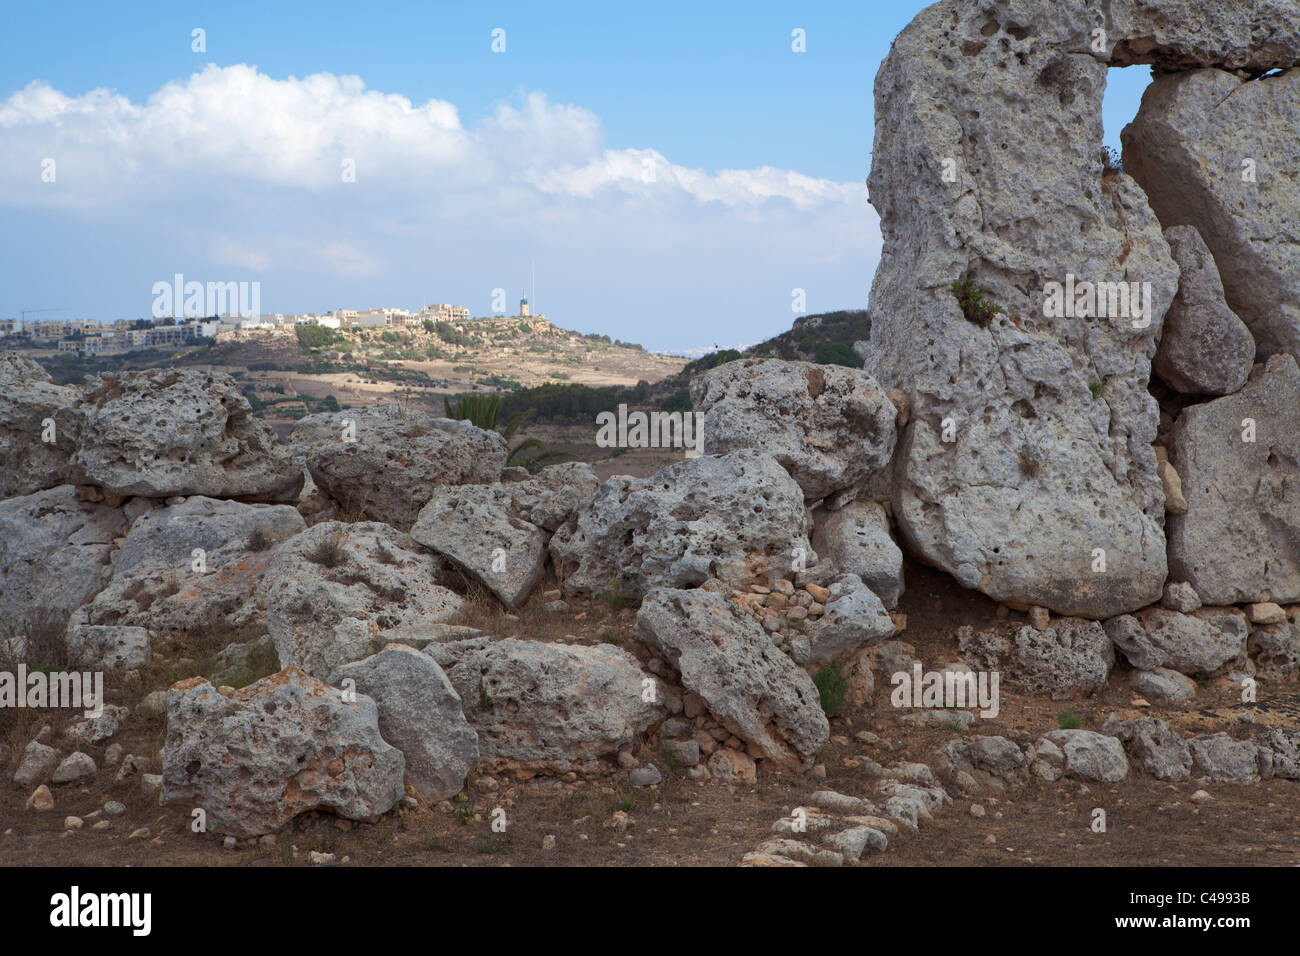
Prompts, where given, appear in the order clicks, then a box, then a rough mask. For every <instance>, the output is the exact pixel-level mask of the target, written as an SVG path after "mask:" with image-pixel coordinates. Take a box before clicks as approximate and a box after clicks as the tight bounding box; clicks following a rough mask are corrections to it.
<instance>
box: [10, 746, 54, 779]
mask: <svg viewBox="0 0 1300 956" xmlns="http://www.w3.org/2000/svg"><path fill="white" fill-rule="evenodd" d="M58 765H59V752H58V751H57V750H55V749H54V748H53V747H47V746H46V745H45V744H43V743H41V742H40V741H39V740H33V741H31V742H30V743H29V744H28V745H27V746H26V747H25V748H24V749H23V758H22V760H21V761H20V762H19V764H18V769H17V770H16V771H14V783H16V784H18V785H19V786H20V787H30V786H31V785H32V784H34V783H41V782H42V781H44V780H48V779H49V777H50V774H52V773H53V772H54V768H55V767H57V766H58Z"/></svg>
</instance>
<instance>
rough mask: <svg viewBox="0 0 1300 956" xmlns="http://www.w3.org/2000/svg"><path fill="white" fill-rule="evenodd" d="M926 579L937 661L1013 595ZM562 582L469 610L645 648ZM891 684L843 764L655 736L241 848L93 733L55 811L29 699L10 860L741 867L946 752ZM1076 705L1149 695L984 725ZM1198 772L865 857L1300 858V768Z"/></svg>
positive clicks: (1173, 715) (1128, 707) (1225, 720)
mask: <svg viewBox="0 0 1300 956" xmlns="http://www.w3.org/2000/svg"><path fill="white" fill-rule="evenodd" d="M907 581H908V590H907V593H906V595H905V596H904V598H903V601H902V605H901V609H902V610H903V611H905V612H906V613H907V615H908V626H907V630H906V631H905V632H904V633H903V634H902V635H899V637H898V639H900V640H905V641H907V642H909V643H911V644H913V645H914V647H915V648H916V651H917V656H918V657H920V658H921V660H922V661H923V662H924V663H925V665H926V666H927V668H929V667H936V668H937V667H939V666H941V665H942V664H943V663H945V662H947V661H951V660H955V659H956V658H957V656H958V653H957V645H956V640H955V637H954V635H955V633H956V629H957V628H958V627H959V626H960V625H962V624H966V623H969V624H975V625H988V624H991V623H993V622H994V621H997V620H999V619H998V617H997V607H996V605H994V604H993V602H991V601H989V600H988V599H987V598H984V597H983V596H982V595H979V594H976V593H973V592H967V591H963V590H961V589H960V588H956V587H955V586H953V585H952V584H951V582H950V581H949V580H948V579H947V578H946V577H944V576H943V575H940V574H938V573H936V572H933V571H930V570H929V569H926V568H922V567H919V566H915V565H909V566H908V568H907ZM554 587H555V582H554V580H553V579H552V580H548V581H546V582H543V584H542V585H540V586H539V588H538V589H537V591H536V592H535V593H534V596H533V598H532V599H531V600H530V602H529V603H528V604H527V605H526V606H525V607H524V608H522V609H520V611H519V612H517V613H516V614H515V615H507V614H505V613H503V612H502V611H501V610H500V609H499V608H498V607H497V606H495V605H494V604H493V603H492V602H491V601H490V600H488V599H486V598H484V597H482V595H477V596H474V597H473V599H471V600H470V601H469V602H468V603H467V607H466V609H465V611H464V612H463V614H462V620H463V622H464V623H468V624H473V625H474V626H477V627H481V628H484V629H485V630H487V631H488V632H489V633H491V634H494V635H496V636H499V637H508V636H517V637H527V638H532V639H540V640H569V641H580V642H583V643H595V642H598V641H610V642H615V643H619V644H620V645H621V646H623V647H625V648H627V649H628V650H630V651H632V652H633V653H640V651H639V648H638V647H637V645H636V643H635V612H634V611H633V610H631V609H627V608H624V609H621V610H615V609H612V608H610V607H608V606H607V605H606V604H605V603H604V602H601V601H594V602H589V603H588V602H573V605H574V606H573V609H572V610H571V611H570V612H568V613H565V614H562V615H548V614H547V613H546V612H544V611H543V610H542V607H541V605H542V603H544V600H545V599H546V598H545V592H546V591H548V590H550V589H552V588H554ZM1012 619H1018V616H1017V615H1014V614H1013V615H1012ZM141 690H142V689H141V688H131V687H125V686H122V685H121V684H110V685H109V688H108V696H109V701H110V702H116V703H128V704H134V703H135V702H136V700H137V699H138V697H139V696H140V693H141ZM890 690H891V688H890V687H889V685H888V684H887V683H886V682H884V681H881V680H880V679H879V678H878V684H877V689H876V694H875V697H874V699H873V700H872V701H871V702H870V703H869V704H868V705H866V706H865V707H863V708H862V709H860V710H859V711H857V712H855V713H851V714H848V715H845V716H843V717H838V718H836V719H834V720H833V721H832V741H831V743H830V744H829V745H828V747H827V748H826V750H825V751H824V753H823V755H822V760H823V763H824V768H825V778H824V779H823V778H820V777H818V776H816V775H815V774H807V775H804V776H802V777H798V776H793V775H789V774H780V773H769V772H761V773H760V776H759V781H758V784H757V785H756V786H742V787H735V788H729V787H727V786H724V785H722V784H720V783H718V782H716V781H709V782H704V783H695V782H691V781H688V780H687V779H685V777H684V773H683V772H682V771H681V770H680V769H674V768H673V767H670V766H668V765H667V764H666V763H665V761H664V760H663V759H662V758H660V757H659V755H658V754H656V753H651V752H643V753H641V754H639V755H638V756H639V757H641V758H642V759H643V760H645V761H654V762H655V763H656V764H657V765H658V766H659V767H660V769H661V770H663V771H664V778H665V779H664V783H663V784H662V786H660V787H658V788H656V789H654V790H644V789H639V788H636V787H633V786H631V785H630V784H629V782H628V780H627V773H626V771H621V770H617V769H614V768H613V767H611V770H610V772H609V773H608V774H607V775H606V776H604V777H602V778H599V779H594V780H578V779H573V778H571V777H570V778H565V779H555V778H533V779H532V780H530V781H515V780H509V779H504V778H503V779H501V780H500V781H499V782H498V789H497V790H495V791H494V792H483V790H482V787H484V786H490V784H487V783H486V782H481V780H480V778H478V777H471V779H470V781H469V783H468V785H467V788H466V794H467V795H468V799H467V800H465V801H463V802H459V803H455V804H452V805H444V806H442V807H439V806H422V807H419V808H413V809H404V810H401V811H398V812H394V813H390V814H388V815H387V816H385V817H384V818H383V819H382V820H381V821H380V822H379V823H377V824H373V825H371V824H352V823H348V822H346V821H339V820H337V819H335V818H334V817H332V816H329V815H327V814H308V815H305V816H303V817H300V818H298V819H297V820H295V821H294V822H293V824H292V825H291V826H290V827H289V828H288V829H286V830H285V831H284V832H283V833H281V834H279V835H278V836H277V837H276V838H274V839H273V840H268V841H266V842H265V844H262V843H256V842H253V841H244V842H241V843H240V845H239V846H238V847H237V848H235V849H233V850H227V849H224V848H223V847H222V845H221V842H220V840H219V838H217V837H214V836H212V835H199V834H193V833H191V832H189V817H188V814H187V812H186V811H185V810H184V809H183V808H173V807H163V808H160V807H158V806H156V805H151V803H150V802H149V801H148V800H147V799H146V798H145V797H144V796H143V794H142V793H141V790H140V786H139V778H138V777H136V778H132V779H130V780H128V781H126V782H123V783H116V782H113V777H114V773H115V768H113V767H104V766H103V760H102V756H103V746H102V745H101V746H99V747H97V748H92V751H91V752H92V754H93V755H94V756H95V757H96V759H97V760H99V761H100V763H101V770H100V772H99V774H98V775H97V777H96V778H95V780H94V782H93V784H92V785H91V786H88V787H83V786H78V785H71V786H55V787H53V788H52V789H53V791H54V795H55V800H56V806H55V809H54V810H53V811H52V812H47V813H37V812H35V811H25V810H24V809H23V805H24V801H25V800H26V798H27V796H28V790H27V789H25V788H19V787H18V786H17V785H15V784H13V783H11V782H10V781H11V779H12V775H13V772H14V770H15V768H16V766H17V762H18V756H19V752H20V751H21V748H22V747H23V746H24V745H25V743H26V741H27V740H30V739H31V737H32V736H34V734H35V732H36V731H37V730H38V729H39V728H40V726H41V725H42V724H43V723H50V724H52V725H53V726H54V729H55V732H56V737H57V736H59V735H60V734H61V730H62V728H63V727H64V726H66V724H68V723H70V722H72V720H73V719H75V715H71V714H66V713H63V712H60V713H54V712H49V711H43V712H39V713H32V712H29V711H12V710H11V711H9V714H11V715H16V716H15V717H11V718H10V720H9V726H7V727H3V728H0V743H2V744H3V746H4V747H5V749H6V750H7V753H6V754H4V755H3V757H2V758H0V769H3V771H4V777H3V781H4V782H3V783H2V784H0V859H2V860H4V862H5V863H7V864H11V865H51V864H61V865H104V866H122V865H155V866H156V865H179V866H261V865H271V866H281V865H289V866H295V865H298V866H305V865H310V864H309V863H308V862H307V854H308V853H309V852H310V851H312V850H318V851H322V852H330V853H334V854H335V855H336V857H337V858H338V859H340V860H341V859H342V858H343V857H346V858H347V860H348V864H347V865H352V866H357V865H394V866H503V865H505V866H534V865H536V866H541V865H547V866H571V865H593V866H595V865H616V866H628V865H637V866H734V865H735V864H736V863H737V862H739V860H740V858H741V857H742V856H743V855H744V854H745V853H746V852H748V851H749V850H751V849H753V848H754V846H755V845H757V844H758V843H760V842H761V841H762V840H763V839H764V838H765V837H766V836H768V835H769V834H770V828H771V825H772V823H773V822H774V821H775V820H776V819H778V818H779V817H781V816H784V815H785V814H787V813H788V812H789V811H790V810H791V809H792V808H793V807H794V806H796V805H799V804H802V803H805V802H806V801H807V799H808V797H809V795H810V794H811V793H812V792H813V791H814V790H816V789H822V788H830V789H834V790H839V791H841V792H844V793H849V794H854V795H861V796H868V797H872V796H875V793H876V791H875V784H874V782H873V781H871V780H869V779H867V778H866V775H865V774H864V772H863V771H862V769H861V768H860V765H859V764H858V763H857V761H855V760H854V758H855V757H856V756H857V755H858V754H866V755H867V756H870V757H872V759H874V760H876V761H878V762H880V763H882V764H886V765H890V764H893V763H897V762H900V761H912V760H915V761H920V762H926V763H929V762H931V755H932V754H933V752H934V750H935V748H936V747H938V746H940V745H942V744H943V743H944V742H946V741H947V740H948V739H951V738H952V737H954V736H957V735H958V732H956V731H952V730H945V729H936V728H918V727H916V726H914V725H909V724H906V723H903V722H902V721H900V719H899V718H900V716H901V713H900V711H898V710H896V709H895V708H893V707H892V706H891V705H890V702H889V692H890ZM1298 696H1300V695H1297V694H1296V688H1295V685H1261V696H1260V704H1261V708H1260V709H1258V714H1259V718H1260V719H1261V720H1277V721H1280V722H1282V723H1284V724H1286V725H1287V726H1296V723H1295V720H1296V718H1295V716H1294V714H1295V712H1296V711H1297V710H1298V709H1300V708H1296V707H1295V703H1296V700H1297V697H1298ZM1264 708H1267V709H1266V710H1265V709H1264ZM1065 710H1072V711H1073V712H1074V713H1075V714H1076V715H1077V716H1078V717H1079V718H1081V720H1082V722H1083V726H1084V727H1085V728H1089V729H1097V728H1099V727H1100V725H1101V723H1102V722H1103V721H1104V719H1105V717H1106V716H1107V714H1109V713H1111V712H1112V711H1119V712H1121V713H1126V714H1137V713H1139V712H1141V711H1140V710H1139V709H1137V708H1134V707H1133V706H1132V695H1131V694H1130V693H1129V690H1128V687H1127V681H1126V679H1125V677H1124V675H1123V674H1122V673H1120V672H1117V673H1116V674H1115V675H1113V676H1112V679H1111V683H1110V685H1109V687H1108V688H1107V690H1106V691H1105V692H1104V693H1102V694H1099V695H1097V696H1096V697H1093V698H1087V699H1074V700H1065V701H1050V700H1045V699H1039V698H1029V697H1026V696H1024V695H1021V694H1018V693H1017V692H1016V691H1015V690H1014V689H1011V688H1007V687H1005V685H1004V687H1003V689H1002V695H1001V712H1000V713H999V714H998V716H997V718H996V719H992V720H982V719H977V721H976V726H975V727H973V728H972V729H971V730H970V731H968V733H979V734H1001V735H1005V736H1007V737H1010V738H1012V739H1014V740H1017V741H1018V742H1021V743H1027V742H1029V741H1030V740H1032V739H1036V738H1037V736H1039V735H1040V734H1042V733H1043V732H1045V731H1047V730H1051V729H1054V728H1055V727H1056V726H1057V717H1058V715H1059V714H1060V713H1061V712H1063V711H1065ZM1241 710H1242V706H1241V705H1240V704H1239V702H1238V701H1237V699H1236V690H1235V688H1232V687H1229V686H1227V685H1226V684H1223V683H1215V682H1213V681H1209V682H1206V683H1203V684H1202V685H1201V686H1200V688H1199V689H1198V692H1197V696H1196V698H1195V700H1194V701H1192V702H1191V705H1190V706H1187V707H1185V708H1165V707H1152V708H1150V709H1149V711H1148V712H1150V713H1153V714H1155V715H1156V716H1159V717H1161V718H1163V719H1165V720H1168V721H1170V723H1172V724H1174V725H1175V726H1177V727H1178V728H1179V729H1180V730H1182V731H1183V732H1185V733H1191V732H1193V731H1201V730H1208V729H1227V728H1230V727H1231V725H1232V722H1233V720H1234V719H1235V718H1236V715H1237V714H1239V713H1240V712H1241ZM863 730H870V731H873V732H874V733H876V734H878V735H879V736H880V738H881V742H880V743H879V744H877V745H870V746H867V745H863V744H861V743H859V742H858V741H857V740H855V739H854V734H855V733H856V732H858V731H863ZM163 734H164V727H163V723H162V720H161V719H160V718H158V717H151V716H149V715H147V714H146V713H144V712H143V711H142V710H140V709H139V708H134V709H133V710H132V714H131V716H130V718H129V719H128V721H127V722H126V724H125V726H124V728H123V730H122V731H121V732H120V733H119V735H118V737H117V738H116V739H117V741H118V742H120V743H122V744H123V745H124V747H125V749H126V752H127V753H134V754H137V755H147V756H148V757H149V759H150V761H151V765H150V766H149V768H148V770H149V771H150V772H159V771H160V770H161V767H160V766H159V765H158V753H159V749H160V747H161V745H162V742H163ZM65 749H66V748H65ZM1197 789H1199V785H1198V784H1197V783H1196V782H1195V781H1194V780H1192V781H1187V782H1184V783H1179V784H1169V783H1162V782H1160V781H1156V780H1153V779H1151V778H1149V777H1145V776H1143V775H1141V774H1140V773H1137V772H1134V773H1132V774H1131V775H1130V777H1129V779H1128V780H1126V781H1124V782H1123V783H1120V784H1115V785H1100V784H1088V785H1086V786H1085V785H1083V784H1081V783H1079V782H1078V781H1060V782H1057V783H1052V784H1049V783H1045V782H1042V781H1038V780H1032V781H1031V782H1030V783H1028V784H1026V785H1025V786H1023V787H1020V788H1016V789H1013V790H1006V791H1002V792H991V791H986V792H985V793H982V794H980V795H978V796H974V797H960V796H959V794H958V793H957V792H956V790H955V788H951V787H950V788H949V790H950V792H951V793H952V795H953V798H954V806H952V807H948V808H945V809H943V810H941V811H939V812H937V813H936V814H935V818H934V820H933V821H932V822H929V823H927V824H923V826H922V829H921V831H920V833H917V834H904V835H902V836H900V837H899V838H898V839H896V840H894V841H892V845H891V847H890V849H889V851H888V852H887V853H884V854H878V855H875V856H872V857H870V858H869V859H867V858H864V864H863V865H869V866H945V865H978V866H989V865H1035V864H1040V865H1041V864H1055V865H1072V866H1080V865H1083V866H1113V865H1150V866H1180V865H1184V866H1185V865H1212V866H1221V865H1251V864H1257V865H1273V866H1279V865H1280V866H1294V865H1297V864H1300V813H1297V812H1296V811H1297V809H1298V808H1300V784H1297V783H1295V782H1291V781H1284V780H1274V781H1268V782H1265V783H1261V784H1257V785H1253V786H1229V785H1225V784H1215V785H1210V786H1209V787H1207V789H1208V790H1209V792H1210V794H1211V796H1212V799H1211V800H1210V801H1209V802H1203V803H1197V802H1193V801H1192V799H1191V795H1192V794H1193V793H1194V792H1195V791H1196V790H1197ZM108 800H118V801H120V802H122V803H124V804H125V805H126V806H127V812H126V813H125V814H124V815H123V816H121V817H115V818H110V819H111V823H110V827H109V828H108V829H106V830H102V831H95V830H92V829H90V828H89V821H88V823H87V827H86V828H85V829H82V830H77V831H73V832H68V831H65V830H64V824H63V820H64V817H65V816H66V815H68V814H75V815H78V816H85V815H86V814H89V813H92V812H93V811H94V810H96V809H98V808H99V807H101V806H102V805H103V804H104V803H105V802H106V801H108ZM973 805H979V806H981V807H982V808H983V809H984V815H983V816H978V817H977V816H974V815H972V813H971V807H972V806H973ZM1097 807H1101V808H1103V809H1105V811H1106V813H1107V817H1108V821H1107V822H1108V827H1107V832H1105V833H1094V832H1093V831H1092V829H1091V826H1090V824H1091V822H1092V813H1093V809H1094V808H1097ZM496 808H503V809H504V810H505V811H506V819H507V829H506V832H505V833H504V834H499V833H494V832H493V831H492V829H491V816H492V813H493V811H494V810H495V809H496ZM617 811H622V812H623V813H625V814H626V815H627V821H628V822H627V825H626V827H625V828H622V829H620V828H619V827H618V826H617V825H616V820H617V818H616V816H615V814H616V812H617ZM138 828H148V830H149V833H148V836H144V837H138V838H135V839H132V838H130V834H131V833H132V832H133V831H135V830H137V829H138ZM548 835H551V836H554V837H555V846H554V848H553V849H543V839H544V838H545V837H546V836H548Z"/></svg>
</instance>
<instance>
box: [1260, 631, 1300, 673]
mask: <svg viewBox="0 0 1300 956" xmlns="http://www.w3.org/2000/svg"><path fill="white" fill-rule="evenodd" d="M1247 649H1248V650H1249V652H1250V653H1251V654H1252V655H1253V657H1254V659H1255V669H1256V673H1258V674H1259V676H1260V677H1263V678H1264V679H1265V680H1275V681H1286V680H1295V679H1296V677H1297V676H1300V626H1297V624H1296V622H1295V621H1287V622H1286V623H1285V624H1266V625H1263V626H1260V627H1256V628H1255V629H1253V630H1252V631H1251V632H1250V639H1249V641H1248V642H1247Z"/></svg>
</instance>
